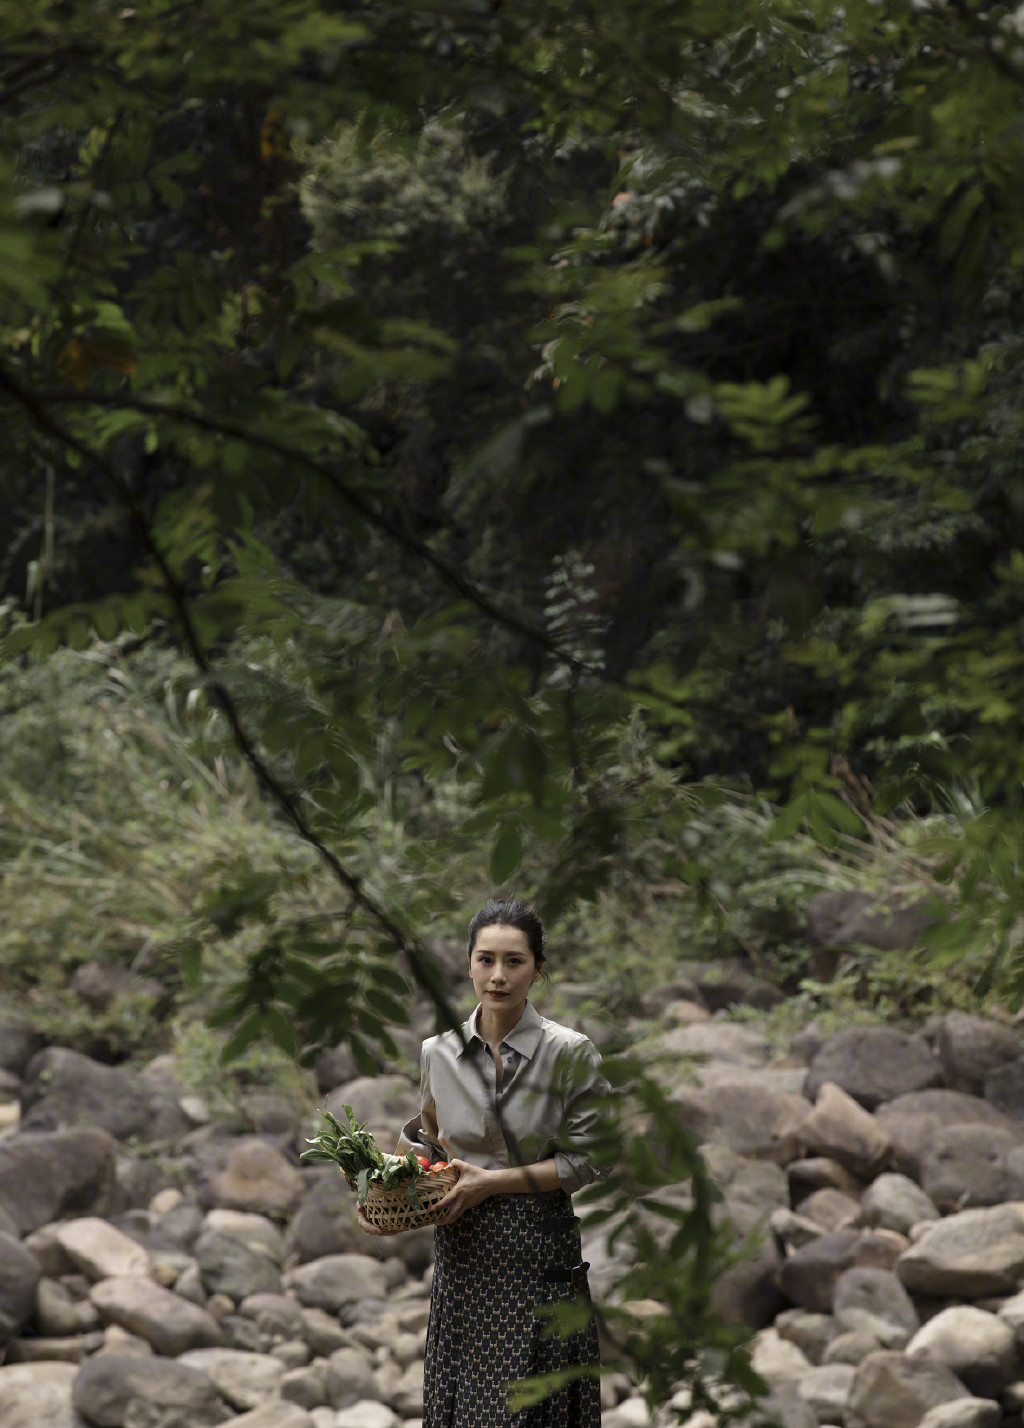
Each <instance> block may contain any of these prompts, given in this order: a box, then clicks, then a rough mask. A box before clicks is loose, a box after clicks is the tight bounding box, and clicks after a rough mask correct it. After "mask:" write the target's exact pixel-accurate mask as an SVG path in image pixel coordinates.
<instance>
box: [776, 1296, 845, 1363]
mask: <svg viewBox="0 0 1024 1428" xmlns="http://www.w3.org/2000/svg"><path fill="white" fill-rule="evenodd" d="M775 1330H776V1332H777V1333H778V1335H779V1337H780V1338H783V1339H786V1340H788V1342H789V1343H791V1344H796V1346H797V1348H798V1349H800V1350H801V1351H802V1352H803V1353H804V1354H805V1355H806V1356H807V1358H808V1359H810V1361H811V1363H812V1364H820V1363H821V1361H822V1359H823V1358H824V1355H825V1350H826V1349H827V1347H828V1345H829V1344H830V1343H831V1342H832V1340H833V1339H834V1338H835V1337H836V1333H837V1325H836V1321H835V1320H834V1319H833V1317H832V1315H831V1314H815V1313H813V1312H812V1311H811V1310H809V1309H786V1310H784V1311H783V1312H782V1313H781V1314H780V1315H779V1316H778V1317H777V1319H776V1320H775Z"/></svg>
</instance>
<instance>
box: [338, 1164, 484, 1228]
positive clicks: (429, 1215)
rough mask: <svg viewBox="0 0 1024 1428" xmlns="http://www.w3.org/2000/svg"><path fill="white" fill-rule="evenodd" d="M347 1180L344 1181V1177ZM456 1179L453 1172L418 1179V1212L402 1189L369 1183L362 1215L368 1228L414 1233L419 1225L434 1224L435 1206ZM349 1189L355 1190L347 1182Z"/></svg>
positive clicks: (438, 1172)
mask: <svg viewBox="0 0 1024 1428" xmlns="http://www.w3.org/2000/svg"><path fill="white" fill-rule="evenodd" d="M345 1178H346V1179H348V1177H347V1176H346V1177H345ZM458 1178H459V1172H458V1171H457V1170H439V1171H437V1173H436V1174H434V1175H421V1176H420V1177H419V1179H418V1180H417V1182H416V1194H417V1195H418V1196H419V1202H420V1205H421V1206H422V1207H423V1208H422V1209H420V1210H417V1209H416V1206H415V1205H414V1204H413V1203H412V1201H411V1200H410V1199H409V1196H408V1194H407V1193H406V1190H407V1186H406V1185H395V1186H393V1187H392V1188H391V1189H390V1190H385V1189H384V1187H383V1185H380V1184H378V1183H376V1182H374V1181H371V1182H370V1186H369V1189H368V1190H367V1192H366V1203H365V1204H364V1205H363V1214H364V1215H365V1216H366V1218H367V1219H368V1220H369V1222H370V1224H371V1225H376V1226H377V1228H378V1229H379V1230H388V1231H390V1232H392V1233H394V1232H395V1231H397V1230H417V1229H420V1228H421V1227H422V1226H423V1225H434V1224H436V1223H437V1218H436V1215H437V1203H438V1201H439V1200H443V1199H444V1197H445V1196H446V1195H447V1194H448V1191H449V1190H450V1189H451V1188H452V1186H453V1185H454V1184H455V1182H456V1181H457V1180H458ZM348 1183H349V1188H350V1189H352V1190H354V1189H355V1188H356V1186H355V1181H354V1180H349V1182H348Z"/></svg>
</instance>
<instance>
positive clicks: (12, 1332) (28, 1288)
mask: <svg viewBox="0 0 1024 1428" xmlns="http://www.w3.org/2000/svg"><path fill="white" fill-rule="evenodd" d="M39 1279H40V1274H39V1262H38V1260H37V1259H36V1257H35V1255H34V1254H32V1252H31V1250H27V1249H26V1248H25V1246H24V1245H23V1244H21V1242H20V1241H19V1240H16V1239H15V1238H14V1236H13V1235H4V1234H0V1362H2V1361H3V1350H4V1347H5V1345H7V1344H9V1343H10V1341H11V1340H12V1339H13V1338H15V1337H16V1336H17V1335H18V1333H19V1332H20V1331H21V1329H22V1328H23V1327H24V1325H26V1324H27V1323H28V1321H29V1319H31V1317H32V1314H33V1312H34V1310H35V1307H36V1288H37V1286H38V1284H39Z"/></svg>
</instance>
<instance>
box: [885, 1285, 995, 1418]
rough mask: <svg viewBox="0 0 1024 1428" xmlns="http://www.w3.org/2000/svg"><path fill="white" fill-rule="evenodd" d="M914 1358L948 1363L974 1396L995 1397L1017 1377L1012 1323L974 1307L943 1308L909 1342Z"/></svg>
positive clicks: (956, 1306)
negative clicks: (1010, 1324) (975, 1394)
mask: <svg viewBox="0 0 1024 1428" xmlns="http://www.w3.org/2000/svg"><path fill="white" fill-rule="evenodd" d="M906 1352H907V1356H908V1357H909V1358H912V1359H929V1360H930V1361H931V1362H932V1363H939V1364H945V1366H946V1368H948V1369H951V1370H952V1371H953V1373H955V1374H956V1375H957V1377H958V1378H959V1379H961V1380H962V1381H963V1382H964V1383H965V1384H966V1385H967V1387H968V1388H969V1389H971V1391H972V1392H973V1393H977V1394H980V1395H981V1396H982V1397H986V1396H987V1397H992V1398H994V1397H995V1396H996V1395H997V1394H998V1393H999V1392H1000V1391H1001V1390H1002V1389H1003V1388H1005V1387H1006V1385H1007V1384H1008V1383H1011V1382H1012V1381H1013V1379H1014V1378H1015V1377H1016V1369H1017V1340H1016V1337H1015V1335H1014V1332H1013V1330H1012V1329H1011V1328H1010V1326H1009V1324H1007V1323H1004V1321H1003V1320H1002V1319H1000V1318H998V1317H997V1316H996V1315H995V1314H989V1313H987V1312H986V1311H985V1310H984V1309H978V1308H976V1307H975V1306H974V1305H973V1304H954V1305H951V1306H950V1308H948V1309H943V1310H942V1311H941V1312H940V1313H938V1314H936V1315H935V1317H934V1318H933V1319H929V1320H928V1322H927V1324H925V1325H924V1327H923V1328H921V1329H918V1331H917V1333H916V1334H915V1335H914V1337H913V1338H912V1339H911V1340H910V1343H909V1344H908V1345H907V1348H906Z"/></svg>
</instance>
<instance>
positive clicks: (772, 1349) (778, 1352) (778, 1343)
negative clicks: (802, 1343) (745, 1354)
mask: <svg viewBox="0 0 1024 1428" xmlns="http://www.w3.org/2000/svg"><path fill="white" fill-rule="evenodd" d="M750 1350H751V1364H752V1366H753V1369H754V1372H755V1373H757V1374H760V1375H761V1377H762V1378H763V1379H764V1380H765V1381H766V1382H767V1383H786V1382H794V1381H795V1380H797V1379H801V1378H803V1376H804V1374H806V1373H807V1372H808V1371H809V1370H810V1369H811V1368H812V1367H813V1365H812V1364H811V1361H810V1359H809V1358H808V1357H807V1355H806V1354H805V1353H804V1352H803V1350H802V1349H799V1348H797V1346H796V1344H794V1343H793V1342H792V1340H790V1339H784V1338H783V1337H782V1335H781V1334H780V1333H779V1332H778V1330H777V1329H762V1330H761V1331H760V1333H758V1334H755V1335H754V1337H753V1339H752V1340H751V1344H750Z"/></svg>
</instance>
